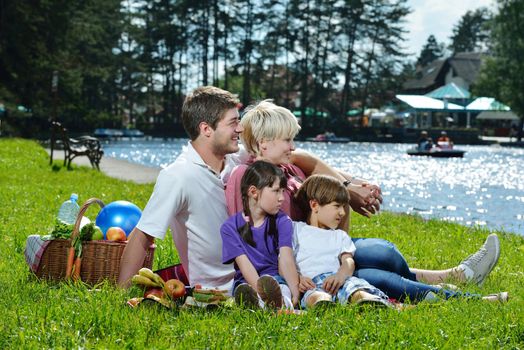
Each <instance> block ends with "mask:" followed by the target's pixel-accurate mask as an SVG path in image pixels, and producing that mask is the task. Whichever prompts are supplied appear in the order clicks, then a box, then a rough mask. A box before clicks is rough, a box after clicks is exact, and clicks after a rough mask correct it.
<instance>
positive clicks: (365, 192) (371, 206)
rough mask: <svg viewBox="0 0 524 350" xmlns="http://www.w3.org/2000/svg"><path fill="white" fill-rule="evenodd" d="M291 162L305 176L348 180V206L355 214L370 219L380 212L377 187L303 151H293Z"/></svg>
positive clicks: (380, 197) (379, 191)
mask: <svg viewBox="0 0 524 350" xmlns="http://www.w3.org/2000/svg"><path fill="white" fill-rule="evenodd" d="M291 161H292V162H293V164H295V165H296V166H298V167H299V168H300V169H302V171H303V172H304V174H306V176H310V175H314V174H323V175H330V176H333V177H334V178H337V179H339V180H340V181H346V180H349V181H350V183H349V185H347V189H348V193H349V196H350V203H349V204H350V205H351V209H353V210H354V211H355V212H357V213H359V214H361V215H364V216H367V217H370V216H371V214H375V213H377V212H378V211H379V210H380V204H381V203H382V191H381V190H380V187H379V186H378V185H374V184H370V183H368V182H366V181H364V180H361V179H356V178H354V177H353V176H351V175H349V174H347V173H344V172H341V171H338V170H336V169H334V168H332V167H331V166H329V165H328V164H327V163H326V162H324V161H322V160H321V159H319V158H318V157H316V156H314V155H312V154H310V153H308V152H305V151H303V150H296V151H294V152H293V156H292V158H291Z"/></svg>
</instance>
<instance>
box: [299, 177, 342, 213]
mask: <svg viewBox="0 0 524 350" xmlns="http://www.w3.org/2000/svg"><path fill="white" fill-rule="evenodd" d="M295 199H296V202H297V204H298V206H299V207H300V209H301V210H302V212H303V213H304V214H307V217H309V215H310V214H311V207H310V206H309V201H310V200H313V199H314V200H316V201H317V202H318V204H320V205H326V204H329V203H331V202H336V203H339V204H341V205H349V194H348V191H347V189H346V187H345V186H344V185H343V184H342V182H340V180H337V179H335V178H334V177H332V176H327V175H312V176H310V177H309V178H307V179H306V181H304V183H303V184H302V186H300V188H299V189H298V191H297V193H296V194H295Z"/></svg>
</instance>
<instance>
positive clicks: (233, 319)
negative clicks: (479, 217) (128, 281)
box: [0, 139, 524, 349]
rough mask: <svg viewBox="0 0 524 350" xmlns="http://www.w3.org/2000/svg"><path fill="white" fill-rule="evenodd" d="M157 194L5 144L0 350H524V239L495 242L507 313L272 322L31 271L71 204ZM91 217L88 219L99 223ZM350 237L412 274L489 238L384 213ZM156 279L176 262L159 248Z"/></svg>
mask: <svg viewBox="0 0 524 350" xmlns="http://www.w3.org/2000/svg"><path fill="white" fill-rule="evenodd" d="M152 188H153V186H152V185H137V184H134V183H130V182H124V181H119V180H115V179H111V178H108V177H106V176H105V175H103V174H101V173H99V172H96V171H93V170H91V169H88V168H78V167H74V168H73V171H67V170H66V169H65V168H62V167H61V164H60V163H58V162H57V163H55V164H54V166H52V167H51V166H49V164H48V157H47V155H46V153H45V151H44V150H43V149H42V148H41V147H40V146H39V145H38V144H36V143H34V142H31V141H26V140H17V139H3V140H0V349H19V348H136V349H142V348H151V349H163V348H249V349H251V348H261V349H262V348H381V349H382V348H416V349H418V348H420V349H422V348H423V349H428V348H429V349H440V348H448V349H449V348H451V349H455V348H461V349H463V348H466V349H474V348H483V349H484V348H522V347H523V346H524V303H523V296H524V292H523V291H522V284H523V282H524V278H523V277H524V238H523V237H520V236H517V235H513V234H506V233H502V232H499V235H500V238H501V244H502V255H501V258H500V261H499V264H498V265H497V267H495V269H494V271H493V272H492V274H491V276H490V278H489V279H488V280H487V281H486V283H485V285H484V286H483V287H482V288H479V287H477V286H473V285H467V286H464V287H463V288H464V289H466V290H468V291H472V292H481V293H484V294H488V293H492V292H497V291H509V292H510V296H511V299H510V301H509V302H508V303H507V304H498V303H487V302H481V301H472V300H470V301H465V300H454V301H449V302H442V303H437V304H426V303H421V304H418V305H417V306H416V307H415V308H413V309H409V310H405V311H402V312H396V311H393V310H382V309H360V310H359V309H356V308H353V307H336V308H333V309H329V310H325V311H323V312H309V313H307V314H306V315H302V316H274V315H272V314H271V313H267V312H250V311H244V310H241V309H238V308H232V309H224V310H219V311H214V312H206V311H204V310H191V311H178V310H167V309H163V308H161V307H156V306H155V305H143V306H140V307H139V308H137V309H130V308H129V307H127V306H126V305H125V301H126V300H127V299H128V298H130V297H134V296H138V294H139V291H138V290H137V289H130V290H127V291H122V290H118V289H115V288H114V287H112V286H109V285H103V286H101V287H100V288H99V289H98V290H93V291H91V290H89V289H88V288H86V287H84V286H82V285H72V284H66V283H62V284H48V283H45V282H39V281H37V280H36V279H35V278H34V277H33V276H32V275H31V274H30V273H29V271H28V267H27V265H26V263H25V260H24V256H23V251H24V246H25V240H26V238H27V236H28V235H30V234H35V233H38V234H44V233H47V232H48V231H49V229H50V228H51V227H52V225H53V220H54V217H55V215H56V212H57V210H58V207H59V205H60V204H61V203H62V202H63V201H64V200H65V199H67V198H68V196H69V195H70V194H71V193H72V192H77V193H78V194H79V195H80V201H81V202H82V201H84V200H86V199H87V198H90V197H97V198H100V199H102V200H103V201H104V202H106V203H109V202H111V201H114V200H119V199H125V200H129V201H131V202H134V203H136V204H137V205H138V206H140V207H144V205H145V204H146V202H147V200H148V198H149V196H150V194H151V191H152ZM96 213H97V209H96V208H95V209H90V210H89V211H88V213H87V214H88V216H89V217H90V218H91V219H94V217H95V216H96ZM352 228H353V229H352V235H353V236H359V237H382V238H385V239H389V240H391V241H392V242H394V243H395V244H396V245H397V246H398V247H399V249H400V250H401V251H402V252H403V253H404V255H405V257H406V258H407V259H408V261H409V263H410V264H411V265H412V266H414V267H424V268H435V269H437V268H444V267H451V266H454V265H456V264H457V263H458V262H459V261H460V260H461V259H463V258H464V257H465V256H466V255H468V254H470V253H472V252H474V251H476V249H477V248H478V247H479V246H480V245H481V244H482V242H483V241H484V239H485V236H486V235H487V233H488V232H487V231H484V230H480V229H472V228H466V227H463V226H459V225H455V224H450V223H443V222H439V221H437V220H431V221H424V220H421V219H420V218H417V217H412V216H406V215H394V214H390V213H382V214H381V215H378V216H376V217H374V218H373V219H371V220H367V219H364V218H361V217H358V216H357V215H354V216H353V222H352ZM157 243H158V249H157V251H156V253H155V264H154V268H160V267H164V266H167V265H170V264H172V263H175V262H176V261H177V260H178V258H177V255H176V252H175V251H174V249H173V247H172V246H173V245H172V242H171V240H170V239H168V240H165V241H160V242H157Z"/></svg>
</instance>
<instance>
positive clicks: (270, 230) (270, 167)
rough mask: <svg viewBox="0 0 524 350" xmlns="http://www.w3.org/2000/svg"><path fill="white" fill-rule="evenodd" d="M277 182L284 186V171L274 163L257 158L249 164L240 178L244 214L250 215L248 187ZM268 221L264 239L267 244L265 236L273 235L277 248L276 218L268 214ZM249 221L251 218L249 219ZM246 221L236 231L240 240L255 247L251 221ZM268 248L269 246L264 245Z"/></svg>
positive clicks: (266, 185)
mask: <svg viewBox="0 0 524 350" xmlns="http://www.w3.org/2000/svg"><path fill="white" fill-rule="evenodd" d="M275 181H278V182H279V186H280V188H286V186H287V179H286V177H285V176H284V172H283V171H282V170H281V169H280V168H279V167H277V166H276V165H274V164H271V163H268V162H265V161H262V160H259V161H256V162H254V163H253V164H251V165H250V166H249V167H248V168H247V169H246V172H245V173H244V175H243V176H242V180H241V181H240V193H241V194H242V204H243V207H244V215H245V216H247V217H250V216H251V212H250V210H249V194H248V192H249V188H250V187H251V186H255V187H256V188H257V189H258V190H262V189H263V188H264V187H271V186H273V184H274V183H275ZM268 218H269V221H268V225H267V226H266V231H265V232H264V236H265V237H264V240H265V242H266V244H267V236H273V242H274V244H275V247H273V248H274V249H277V248H278V230H277V225H276V219H275V216H273V215H268ZM249 221H251V220H249ZM249 221H248V222H246V223H245V224H244V225H242V226H241V227H237V230H238V233H239V234H240V237H242V240H244V242H246V243H247V244H249V245H251V246H253V247H255V246H256V244H255V241H254V240H253V232H252V231H251V222H249ZM266 248H267V249H268V250H269V247H266Z"/></svg>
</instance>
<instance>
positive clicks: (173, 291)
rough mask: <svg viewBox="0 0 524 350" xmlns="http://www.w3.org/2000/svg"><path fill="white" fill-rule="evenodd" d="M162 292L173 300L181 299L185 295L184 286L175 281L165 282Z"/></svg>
mask: <svg viewBox="0 0 524 350" xmlns="http://www.w3.org/2000/svg"><path fill="white" fill-rule="evenodd" d="M164 290H165V292H166V294H168V295H170V296H171V298H173V299H178V298H181V297H183V296H184V295H185V294H186V286H185V285H184V283H182V282H180V281H179V280H177V279H172V280H169V281H167V282H166V283H165V284H164Z"/></svg>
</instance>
